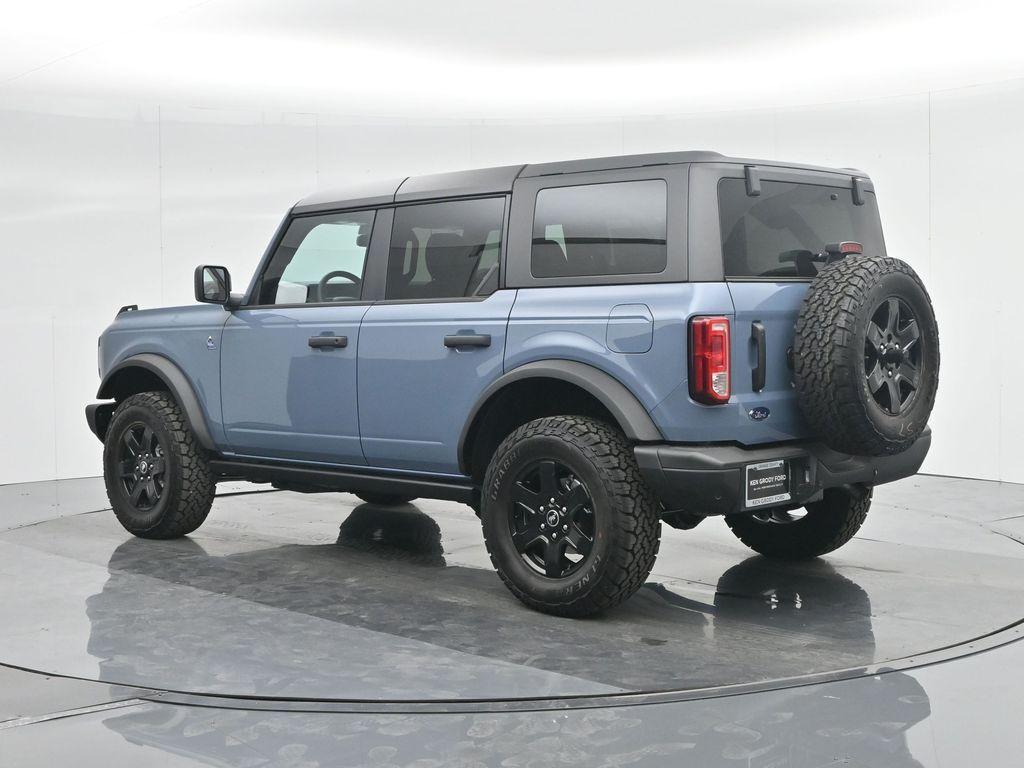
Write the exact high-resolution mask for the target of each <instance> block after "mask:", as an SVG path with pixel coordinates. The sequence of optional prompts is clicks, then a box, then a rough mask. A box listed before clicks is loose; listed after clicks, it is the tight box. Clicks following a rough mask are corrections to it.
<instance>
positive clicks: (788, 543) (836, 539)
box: [725, 487, 871, 560]
mask: <svg viewBox="0 0 1024 768" xmlns="http://www.w3.org/2000/svg"><path fill="white" fill-rule="evenodd" d="M870 508H871V489H870V488H868V489H864V488H861V487H851V488H829V489H827V490H826V491H825V494H824V497H823V498H822V500H821V501H816V502H814V503H812V504H808V505H807V506H806V507H804V509H806V510H807V514H805V515H804V516H803V517H802V518H800V519H798V520H794V521H793V522H788V523H778V522H762V521H761V520H758V519H757V518H756V517H754V516H753V515H751V514H733V515H726V516H725V522H726V524H727V525H728V526H729V528H730V529H732V532H733V533H734V534H736V537H737V538H738V539H739V540H740V541H742V542H743V543H744V544H746V545H747V546H748V547H750V548H751V549H752V550H754V551H755V552H758V553H760V554H762V555H764V556H765V557H773V558H776V559H779V560H807V559H810V558H813V557H819V556H821V555H824V554H827V553H829V552H833V551H835V550H837V549H839V547H841V546H843V544H845V543H846V542H848V541H849V540H850V539H852V538H853V537H854V536H855V535H856V533H857V531H858V530H860V527H861V525H863V524H864V518H866V517H867V514H868V510H869V509H870Z"/></svg>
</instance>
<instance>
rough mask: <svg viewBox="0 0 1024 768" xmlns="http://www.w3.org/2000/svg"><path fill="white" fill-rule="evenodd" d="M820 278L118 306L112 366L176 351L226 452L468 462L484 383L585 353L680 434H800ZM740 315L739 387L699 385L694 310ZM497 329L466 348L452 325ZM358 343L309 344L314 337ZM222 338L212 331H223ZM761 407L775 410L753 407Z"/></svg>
mask: <svg viewBox="0 0 1024 768" xmlns="http://www.w3.org/2000/svg"><path fill="white" fill-rule="evenodd" d="M806 288H807V285H806V283H801V282H790V283H785V282H782V283H774V282H758V281H755V282H745V283H743V282H734V283H661V284H650V285H621V286H579V287H567V288H531V289H519V290H502V291H498V292H496V293H494V294H493V295H492V296H490V297H489V298H487V299H484V300H482V301H452V302H408V303H402V302H399V303H389V302H382V303H377V304H374V305H370V306H367V305H339V306H314V307H275V308H267V309H241V310H236V311H235V312H232V313H229V312H225V311H224V310H223V309H221V308H220V307H217V306H205V305H199V306H192V307H175V308H170V309H161V310H148V311H143V312H129V313H124V314H122V315H120V316H118V318H117V320H116V321H115V322H114V323H113V325H111V327H110V328H109V329H108V330H107V331H106V332H105V333H104V335H103V337H102V343H101V372H103V373H105V372H106V371H108V370H110V368H111V367H113V366H114V365H116V364H117V363H118V362H120V361H121V360H123V359H125V358H126V357H129V356H131V355H134V354H140V353H143V352H149V353H155V354H159V355H162V356H164V357H167V358H168V359H170V360H172V361H173V362H174V363H176V364H177V365H178V367H179V368H181V370H182V371H183V372H184V373H185V375H186V377H187V378H188V380H189V382H190V383H191V384H192V386H193V388H194V390H195V392H196V395H197V397H198V398H199V401H200V403H201V405H202V407H203V411H204V414H205V415H206V418H207V420H208V425H209V427H210V432H211V434H212V435H213V439H214V441H215V443H216V444H217V447H218V449H219V450H221V451H223V452H224V453H226V454H231V455H242V456H251V457H262V458H278V459H293V460H303V461H312V462H320V463H329V464H343V465H353V466H365V465H369V466H371V467H377V468H382V469H394V470H415V471H421V472H432V473H440V474H451V475H455V474H458V472H459V457H458V453H457V452H458V441H459V436H460V434H461V432H462V429H463V426H464V425H465V422H466V420H467V419H468V417H469V414H470V411H471V409H472V407H473V405H474V403H475V402H476V401H477V399H478V397H479V396H480V394H481V393H482V392H483V390H484V389H486V388H487V386H488V385H490V384H491V383H492V382H493V381H494V380H495V379H497V378H498V377H499V376H501V375H502V373H504V372H506V371H510V370H513V369H514V368H517V367H519V366H521V365H525V364H526V363H530V362H535V361H540V360H575V361H578V362H581V363H585V364H588V365H591V366H593V367H595V368H597V369H599V370H601V371H604V372H605V373H607V374H609V375H610V376H612V377H613V378H615V379H617V380H618V381H619V382H621V383H622V384H623V385H625V386H626V387H627V388H628V389H629V390H630V391H631V392H632V393H633V395H634V396H635V397H636V398H637V399H638V400H639V401H640V403H641V404H642V405H643V406H644V408H645V409H646V410H647V411H648V413H650V415H651V417H652V419H653V420H654V423H655V424H656V425H657V427H658V429H659V430H660V431H661V433H662V436H663V437H664V439H665V440H666V441H669V442H684V443H687V442H737V443H739V444H743V445H756V444H759V443H766V442H776V441H783V440H791V439H797V438H801V437H805V436H806V435H807V427H806V425H805V424H804V422H803V419H802V417H801V415H800V413H799V409H798V408H797V406H796V400H795V397H794V394H793V391H792V386H791V383H790V369H789V366H788V363H787V359H786V356H787V350H788V348H789V346H790V345H791V344H792V337H793V323H794V320H795V317H796V313H797V311H798V310H799V307H800V302H801V300H802V299H803V296H804V294H805V292H806ZM695 315H726V316H728V317H729V318H730V319H731V321H732V350H731V353H732V360H733V366H732V370H733V381H732V392H733V395H732V399H731V400H730V402H729V403H727V404H725V405H717V406H707V405H702V404H700V403H697V402H694V401H693V400H692V399H691V398H690V396H689V382H688V371H687V363H688V360H687V349H688V339H687V334H688V327H689V320H690V318H692V317H693V316H695ZM754 321H759V322H761V323H762V324H763V325H764V326H765V328H766V331H767V338H768V345H767V356H768V359H767V363H768V365H767V378H766V387H765V389H764V390H763V391H761V392H753V390H752V385H751V379H750V371H751V370H752V368H753V366H754V364H755V355H754V349H753V345H752V344H751V341H750V326H751V323H752V322H754ZM456 333H474V334H488V335H490V337H491V344H490V346H488V347H467V348H462V349H451V348H448V347H445V346H444V337H445V336H446V335H448V334H456ZM321 334H335V335H344V336H347V337H348V346H347V347H345V348H339V349H330V350H328V351H323V350H315V349H310V348H309V346H308V339H309V337H310V336H316V335H321ZM211 339H212V341H211ZM755 406H760V407H767V408H768V409H769V411H770V417H769V418H767V419H764V420H759V421H755V420H753V419H751V418H750V417H749V416H748V413H749V411H750V410H751V409H752V408H754V407H755Z"/></svg>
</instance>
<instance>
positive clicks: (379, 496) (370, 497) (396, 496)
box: [356, 491, 416, 507]
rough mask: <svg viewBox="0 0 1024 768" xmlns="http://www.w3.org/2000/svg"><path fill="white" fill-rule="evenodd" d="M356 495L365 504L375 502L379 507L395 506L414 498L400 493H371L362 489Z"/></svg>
mask: <svg viewBox="0 0 1024 768" xmlns="http://www.w3.org/2000/svg"><path fill="white" fill-rule="evenodd" d="M356 496H357V497H358V498H360V499H362V500H363V501H365V502H366V503H367V504H376V505H377V506H380V507H397V506H399V505H401V504H408V503H409V502H410V501H415V499H416V497H415V496H404V495H402V494H400V493H371V492H362V491H360V492H359V493H357V494H356Z"/></svg>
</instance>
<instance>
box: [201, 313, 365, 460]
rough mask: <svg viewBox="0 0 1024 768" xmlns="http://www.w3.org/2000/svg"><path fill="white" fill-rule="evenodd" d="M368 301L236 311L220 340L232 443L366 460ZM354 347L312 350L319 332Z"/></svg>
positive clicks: (251, 452)
mask: <svg viewBox="0 0 1024 768" xmlns="http://www.w3.org/2000/svg"><path fill="white" fill-rule="evenodd" d="M367 309H368V307H367V306H366V305H344V304H339V305H336V306H310V307H301V306H300V307H272V308H253V309H239V310H236V311H235V312H233V313H231V317H230V319H229V320H228V321H227V323H226V324H225V326H224V333H223V339H222V341H221V381H222V384H221V387H222V397H221V400H222V410H223V414H224V430H225V434H226V438H227V445H228V450H230V452H232V453H235V454H239V455H243V456H260V457H270V458H282V459H289V458H290V459H301V460H304V461H322V462H336V463H340V464H356V465H359V464H365V463H366V462H365V460H364V459H363V453H362V449H361V447H360V443H359V412H358V403H357V400H356V359H357V354H358V349H359V323H360V321H361V320H362V317H363V315H364V314H365V313H366V310H367ZM324 335H334V336H344V337H346V338H347V340H348V343H347V346H345V347H341V348H322V349H312V348H310V346H309V339H310V337H312V336H324Z"/></svg>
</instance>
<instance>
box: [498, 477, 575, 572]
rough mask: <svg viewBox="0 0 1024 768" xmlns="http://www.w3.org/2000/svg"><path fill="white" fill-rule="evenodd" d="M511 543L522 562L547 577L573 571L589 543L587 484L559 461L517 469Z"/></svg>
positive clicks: (512, 509) (511, 511) (513, 489)
mask: <svg viewBox="0 0 1024 768" xmlns="http://www.w3.org/2000/svg"><path fill="white" fill-rule="evenodd" d="M508 522H509V530H510V532H511V534H512V542H513V544H514V546H515V548H516V551H517V552H518V553H519V555H520V556H521V557H522V558H523V561H524V562H525V563H526V564H527V565H528V566H530V567H531V568H532V569H533V570H534V571H536V572H537V573H539V574H542V575H544V576H547V577H548V578H552V579H559V578H563V577H565V576H569V575H570V574H572V573H575V572H576V571H577V570H579V569H580V568H581V567H583V564H584V562H585V561H586V559H587V557H588V556H589V555H590V552H591V550H592V549H593V547H594V502H593V499H592V497H591V495H590V492H589V491H588V490H587V486H586V485H585V484H584V483H583V481H582V480H580V479H579V477H577V476H576V475H575V474H574V473H573V471H572V470H571V469H570V468H569V467H568V466H566V465H565V464H562V463H561V462H559V461H555V460H552V459H544V460H542V461H538V462H534V463H533V464H529V465H527V466H526V467H524V469H523V470H522V471H521V472H520V473H519V475H518V476H517V477H516V479H515V481H514V485H513V488H512V505H511V506H510V508H509V520H508Z"/></svg>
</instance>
